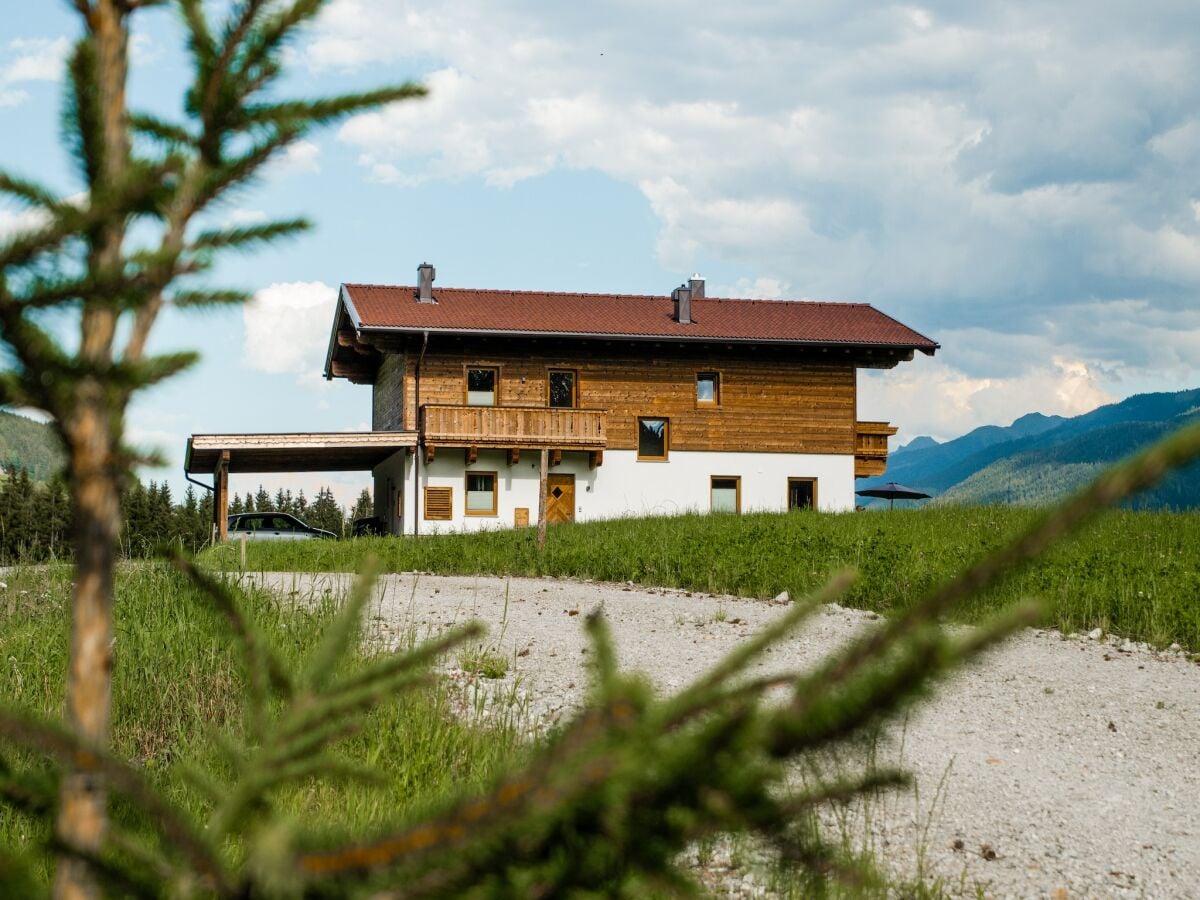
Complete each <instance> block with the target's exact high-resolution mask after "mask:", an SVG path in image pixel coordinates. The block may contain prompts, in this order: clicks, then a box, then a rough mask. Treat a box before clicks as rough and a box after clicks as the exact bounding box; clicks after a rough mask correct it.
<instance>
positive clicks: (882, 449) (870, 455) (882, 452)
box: [854, 422, 899, 478]
mask: <svg viewBox="0 0 1200 900" xmlns="http://www.w3.org/2000/svg"><path fill="white" fill-rule="evenodd" d="M898 430H899V429H897V428H896V427H895V426H894V425H889V424H888V423H887V422H859V423H858V424H857V426H856V432H857V433H856V438H855V439H856V443H855V447H854V477H855V478H867V477H869V476H872V475H882V474H883V473H884V471H885V470H886V469H887V457H888V438H889V437H891V436H892V435H893V434H895V433H896V432H897V431H898Z"/></svg>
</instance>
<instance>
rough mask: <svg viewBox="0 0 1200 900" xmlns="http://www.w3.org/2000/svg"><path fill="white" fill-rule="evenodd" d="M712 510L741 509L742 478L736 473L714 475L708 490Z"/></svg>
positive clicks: (738, 511) (735, 510)
mask: <svg viewBox="0 0 1200 900" xmlns="http://www.w3.org/2000/svg"><path fill="white" fill-rule="evenodd" d="M709 494H710V497H711V508H712V511H713V512H731V513H740V512H741V511H742V479H741V478H740V477H739V476H737V475H714V476H713V477H712V481H711V487H710V490H709Z"/></svg>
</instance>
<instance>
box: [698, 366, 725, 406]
mask: <svg viewBox="0 0 1200 900" xmlns="http://www.w3.org/2000/svg"><path fill="white" fill-rule="evenodd" d="M696 404H697V405H698V406H720V405H721V374H720V373H719V372H697V373H696Z"/></svg>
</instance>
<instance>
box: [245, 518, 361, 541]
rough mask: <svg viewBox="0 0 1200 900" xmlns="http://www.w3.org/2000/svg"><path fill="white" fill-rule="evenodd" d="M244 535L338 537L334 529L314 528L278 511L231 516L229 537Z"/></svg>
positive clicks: (291, 538)
mask: <svg viewBox="0 0 1200 900" xmlns="http://www.w3.org/2000/svg"><path fill="white" fill-rule="evenodd" d="M242 535H245V536H246V537H247V538H250V539H257V540H270V541H304V540H309V539H310V538H336V537H337V535H336V534H334V533H333V532H332V531H325V530H324V529H322V528H313V527H312V526H311V525H309V524H307V523H306V522H301V521H300V520H299V519H297V518H296V517H295V516H293V515H292V514H290V513H277V512H253V513H234V514H233V515H232V516H230V517H229V537H230V539H231V540H238V539H240V538H241V536H242Z"/></svg>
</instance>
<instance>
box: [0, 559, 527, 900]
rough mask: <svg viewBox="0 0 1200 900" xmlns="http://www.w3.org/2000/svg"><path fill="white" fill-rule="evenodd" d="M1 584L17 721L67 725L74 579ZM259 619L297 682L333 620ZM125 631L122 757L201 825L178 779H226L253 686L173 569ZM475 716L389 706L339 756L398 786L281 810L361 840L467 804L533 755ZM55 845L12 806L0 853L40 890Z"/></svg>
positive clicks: (306, 792) (435, 689) (2, 653)
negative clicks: (205, 773)
mask: <svg viewBox="0 0 1200 900" xmlns="http://www.w3.org/2000/svg"><path fill="white" fill-rule="evenodd" d="M3 580H4V581H5V582H6V583H7V587H6V588H4V589H3V590H2V591H0V659H2V660H3V667H2V670H0V696H3V697H4V698H5V702H6V703H7V704H11V705H13V706H15V707H16V708H19V709H23V710H25V711H27V712H30V713H35V714H38V715H39V716H41V717H45V718H49V719H61V717H62V715H63V710H64V689H63V685H64V683H65V675H66V661H67V647H68V632H69V627H70V625H69V622H70V615H69V608H70V604H69V600H70V588H71V585H70V571H69V569H67V568H64V567H55V568H48V567H14V568H10V569H9V570H7V572H6V573H5V574H4V575H3ZM248 605H249V609H248V611H249V613H250V615H251V616H252V617H253V618H254V620H255V621H257V623H258V624H259V626H260V628H261V629H262V631H263V633H264V634H265V635H266V636H267V638H268V639H269V640H271V641H272V642H273V643H274V644H275V645H276V646H277V647H279V648H280V650H281V652H282V654H283V655H284V657H285V658H286V659H287V660H288V662H289V663H290V664H292V665H294V666H295V667H296V668H298V667H299V662H300V660H301V659H302V658H303V657H304V656H305V655H307V654H310V653H311V651H312V649H313V648H314V647H315V646H316V643H317V641H318V639H319V638H320V635H321V632H322V629H323V628H324V626H325V624H326V623H327V622H328V621H329V619H330V617H331V616H332V614H333V608H332V606H331V605H329V604H326V605H324V606H318V607H317V608H313V609H308V608H305V607H303V606H296V605H293V604H290V603H286V604H285V603H281V602H280V601H278V600H276V599H274V598H272V597H271V596H270V595H268V594H265V593H252V594H250V595H248ZM115 620H116V644H115V647H114V654H115V659H116V666H115V670H114V683H113V722H112V733H113V743H112V746H113V750H114V752H115V754H116V755H117V756H118V757H120V758H122V759H125V760H128V761H130V762H132V763H133V764H135V765H136V766H138V767H140V768H143V769H144V770H145V771H148V772H149V773H151V776H152V777H153V778H154V779H155V780H156V781H157V782H158V783H159V784H160V786H162V787H164V788H165V789H167V790H168V792H169V795H170V796H171V797H172V798H173V799H174V800H176V801H177V802H179V803H181V804H183V806H184V807H185V808H187V809H189V810H190V811H191V812H192V813H193V814H194V815H195V816H196V817H198V818H201V819H202V818H203V817H204V816H206V814H207V812H208V808H209V801H208V800H207V798H206V797H205V795H203V794H202V793H200V792H198V791H192V790H191V789H189V788H188V787H187V786H186V785H187V781H186V780H185V779H183V778H181V777H179V776H180V774H181V772H183V771H184V770H185V769H186V768H187V767H190V766H193V765H198V766H199V767H200V768H203V769H206V770H209V771H217V772H220V771H222V765H224V764H225V763H224V758H223V757H222V755H221V753H220V750H219V749H218V741H217V739H216V736H217V734H219V733H224V734H226V735H233V736H238V735H240V734H241V733H242V725H243V715H244V712H245V709H244V706H243V698H244V691H243V674H242V670H241V666H240V657H239V653H238V650H237V646H236V642H235V641H234V640H233V638H232V637H231V635H230V633H229V631H228V629H227V628H226V626H225V623H224V621H223V620H222V619H221V618H219V616H218V615H217V614H216V613H215V612H213V611H212V610H211V608H210V607H209V606H207V605H206V604H205V602H204V601H203V600H202V599H201V598H200V597H199V596H198V594H197V592H196V591H195V589H194V588H193V587H191V585H190V584H189V583H187V582H186V581H185V580H184V579H183V578H182V577H181V576H179V575H177V574H176V573H175V572H174V570H173V569H170V568H168V567H167V566H165V565H163V564H154V563H131V564H128V565H127V566H125V567H124V568H123V570H122V572H121V573H120V577H119V579H118V582H117V603H116V609H115ZM358 662H361V660H359V661H355V662H352V663H351V665H355V664H358ZM464 702H465V703H466V705H467V715H466V716H464V715H462V712H463V706H462V704H463V703H464ZM470 702H471V701H470V697H469V696H468V697H466V698H464V697H463V696H462V695H454V694H452V693H451V689H450V687H449V686H448V684H447V683H446V682H444V681H440V682H436V683H434V685H433V686H432V687H429V688H427V689H417V690H415V691H413V692H411V693H408V694H405V695H403V696H401V697H399V698H397V699H395V700H393V701H391V702H389V703H385V704H384V705H382V706H381V707H379V708H377V709H376V710H375V711H374V712H372V713H371V714H370V715H369V716H368V718H367V720H366V724H365V727H364V728H363V729H362V730H361V731H359V732H358V733H357V734H355V735H353V736H352V737H350V738H348V739H346V740H345V741H344V742H343V743H342V745H341V746H340V748H339V753H340V754H342V755H344V757H345V758H347V759H350V760H357V761H359V762H369V763H370V764H372V765H373V766H375V767H377V770H378V771H382V772H385V773H386V776H387V777H386V781H384V782H383V783H370V784H367V783H362V782H356V781H345V780H341V781H339V780H336V779H334V780H329V779H325V780H321V781H317V780H313V781H312V782H311V783H310V784H309V785H308V786H306V787H305V788H303V789H299V788H296V789H288V790H284V791H282V792H281V793H280V795H279V796H278V803H279V805H280V808H281V809H283V810H284V811H285V812H287V813H288V814H290V815H291V816H293V817H296V818H299V817H305V818H306V820H308V821H310V822H312V821H319V822H327V823H329V826H330V828H332V829H336V831H337V833H339V834H345V835H347V836H349V835H358V836H361V835H362V834H364V833H366V832H370V831H372V830H373V829H376V828H383V827H385V826H388V825H393V824H395V823H396V822H398V821H400V820H402V819H405V818H407V817H409V816H411V815H415V814H417V813H418V812H419V811H421V810H423V809H427V808H430V807H431V806H436V805H438V804H439V803H440V802H442V801H444V800H446V799H447V798H449V797H451V796H458V795H459V794H460V793H461V791H462V790H463V789H464V787H469V786H471V785H476V784H477V785H483V784H484V783H486V782H490V781H491V779H492V778H493V777H495V776H496V774H497V773H498V772H499V771H501V770H502V769H506V768H508V767H509V766H510V765H511V764H512V763H513V762H514V761H515V760H516V759H518V758H519V756H520V754H521V753H522V752H523V743H522V739H521V736H520V726H519V723H517V722H513V721H505V719H504V717H502V716H491V717H489V724H488V725H487V726H483V725H481V724H479V723H476V722H473V721H472V716H471V715H470V711H471V709H470ZM5 762H6V763H7V764H8V765H10V766H11V767H12V768H13V769H15V770H17V771H19V772H21V777H22V779H26V780H36V778H37V777H38V774H37V773H38V772H39V771H40V770H41V767H40V765H39V764H37V763H35V762H34V761H33V760H32V759H31V758H30V757H27V756H19V755H15V754H12V753H11V752H6V754H5ZM181 767H183V768H181ZM113 816H114V820H115V821H116V822H117V823H118V824H122V825H124V826H125V827H126V828H129V829H132V830H133V831H134V832H135V833H136V832H139V831H141V824H140V823H139V822H137V821H136V820H135V819H133V818H131V813H130V810H129V809H128V808H127V807H125V806H123V805H122V804H120V803H116V804H115V805H114V808H113ZM44 837H45V835H44V834H42V833H41V832H40V831H39V826H38V825H36V824H35V823H34V822H33V821H32V820H31V819H29V818H27V817H26V816H25V815H23V814H20V813H15V812H13V811H12V810H11V808H10V807H8V806H6V805H0V848H4V849H6V850H7V851H9V852H12V851H16V852H17V853H18V854H20V855H21V856H23V857H25V858H27V859H30V860H31V861H32V863H33V870H34V871H33V875H34V877H35V880H38V881H43V883H44V879H48V878H49V875H50V867H51V861H50V860H49V859H48V858H47V857H45V856H43V855H41V854H38V853H36V852H35V853H32V854H28V853H23V852H22V851H26V850H28V849H29V848H31V847H33V846H34V845H36V844H37V843H38V842H39V841H38V839H39V838H44ZM0 862H2V860H0Z"/></svg>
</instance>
